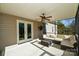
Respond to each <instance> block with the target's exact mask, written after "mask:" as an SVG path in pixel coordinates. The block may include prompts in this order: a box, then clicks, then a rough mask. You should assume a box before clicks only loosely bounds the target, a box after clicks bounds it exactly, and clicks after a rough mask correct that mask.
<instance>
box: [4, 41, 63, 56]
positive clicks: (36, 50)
mask: <svg viewBox="0 0 79 59" xmlns="http://www.w3.org/2000/svg"><path fill="white" fill-rule="evenodd" d="M35 41H36V40H32V41H30V42H26V43H23V44H20V45H18V44H16V45H12V46H8V47H5V54H4V55H5V56H61V55H63V53H64V51H63V50H60V49H57V48H55V47H52V46H50V47H45V46H43V45H39V44H36V43H35V44H36V45H37V46H35V45H34V44H32V43H33V42H35Z"/></svg>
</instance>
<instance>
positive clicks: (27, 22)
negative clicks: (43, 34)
mask: <svg viewBox="0 0 79 59" xmlns="http://www.w3.org/2000/svg"><path fill="white" fill-rule="evenodd" d="M20 22H21V23H24V31H25V32H26V33H25V39H24V40H22V41H20V40H19V23H20ZM27 24H31V29H32V30H31V31H32V32H31V33H32V34H31V35H32V38H30V39H29V40H32V39H33V22H30V21H25V20H17V44H19V43H23V42H26V41H28V39H27Z"/></svg>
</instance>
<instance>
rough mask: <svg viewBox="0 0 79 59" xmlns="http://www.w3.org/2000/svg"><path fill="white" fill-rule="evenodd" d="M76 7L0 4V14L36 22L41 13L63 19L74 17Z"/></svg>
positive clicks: (59, 4) (74, 4) (70, 4)
mask: <svg viewBox="0 0 79 59" xmlns="http://www.w3.org/2000/svg"><path fill="white" fill-rule="evenodd" d="M77 6H78V4H77V3H63V4H62V3H0V12H3V13H7V14H11V15H16V16H20V17H24V18H29V19H32V20H37V18H38V17H39V16H40V15H41V14H42V13H46V15H50V16H53V17H54V19H65V18H70V17H74V16H75V14H76V11H77Z"/></svg>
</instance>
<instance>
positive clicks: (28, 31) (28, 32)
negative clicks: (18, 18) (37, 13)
mask: <svg viewBox="0 0 79 59" xmlns="http://www.w3.org/2000/svg"><path fill="white" fill-rule="evenodd" d="M27 38H31V24H27Z"/></svg>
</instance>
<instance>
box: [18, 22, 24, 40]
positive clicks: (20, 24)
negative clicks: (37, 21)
mask: <svg viewBox="0 0 79 59" xmlns="http://www.w3.org/2000/svg"><path fill="white" fill-rule="evenodd" d="M24 38H25V37H24V23H19V40H24Z"/></svg>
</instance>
